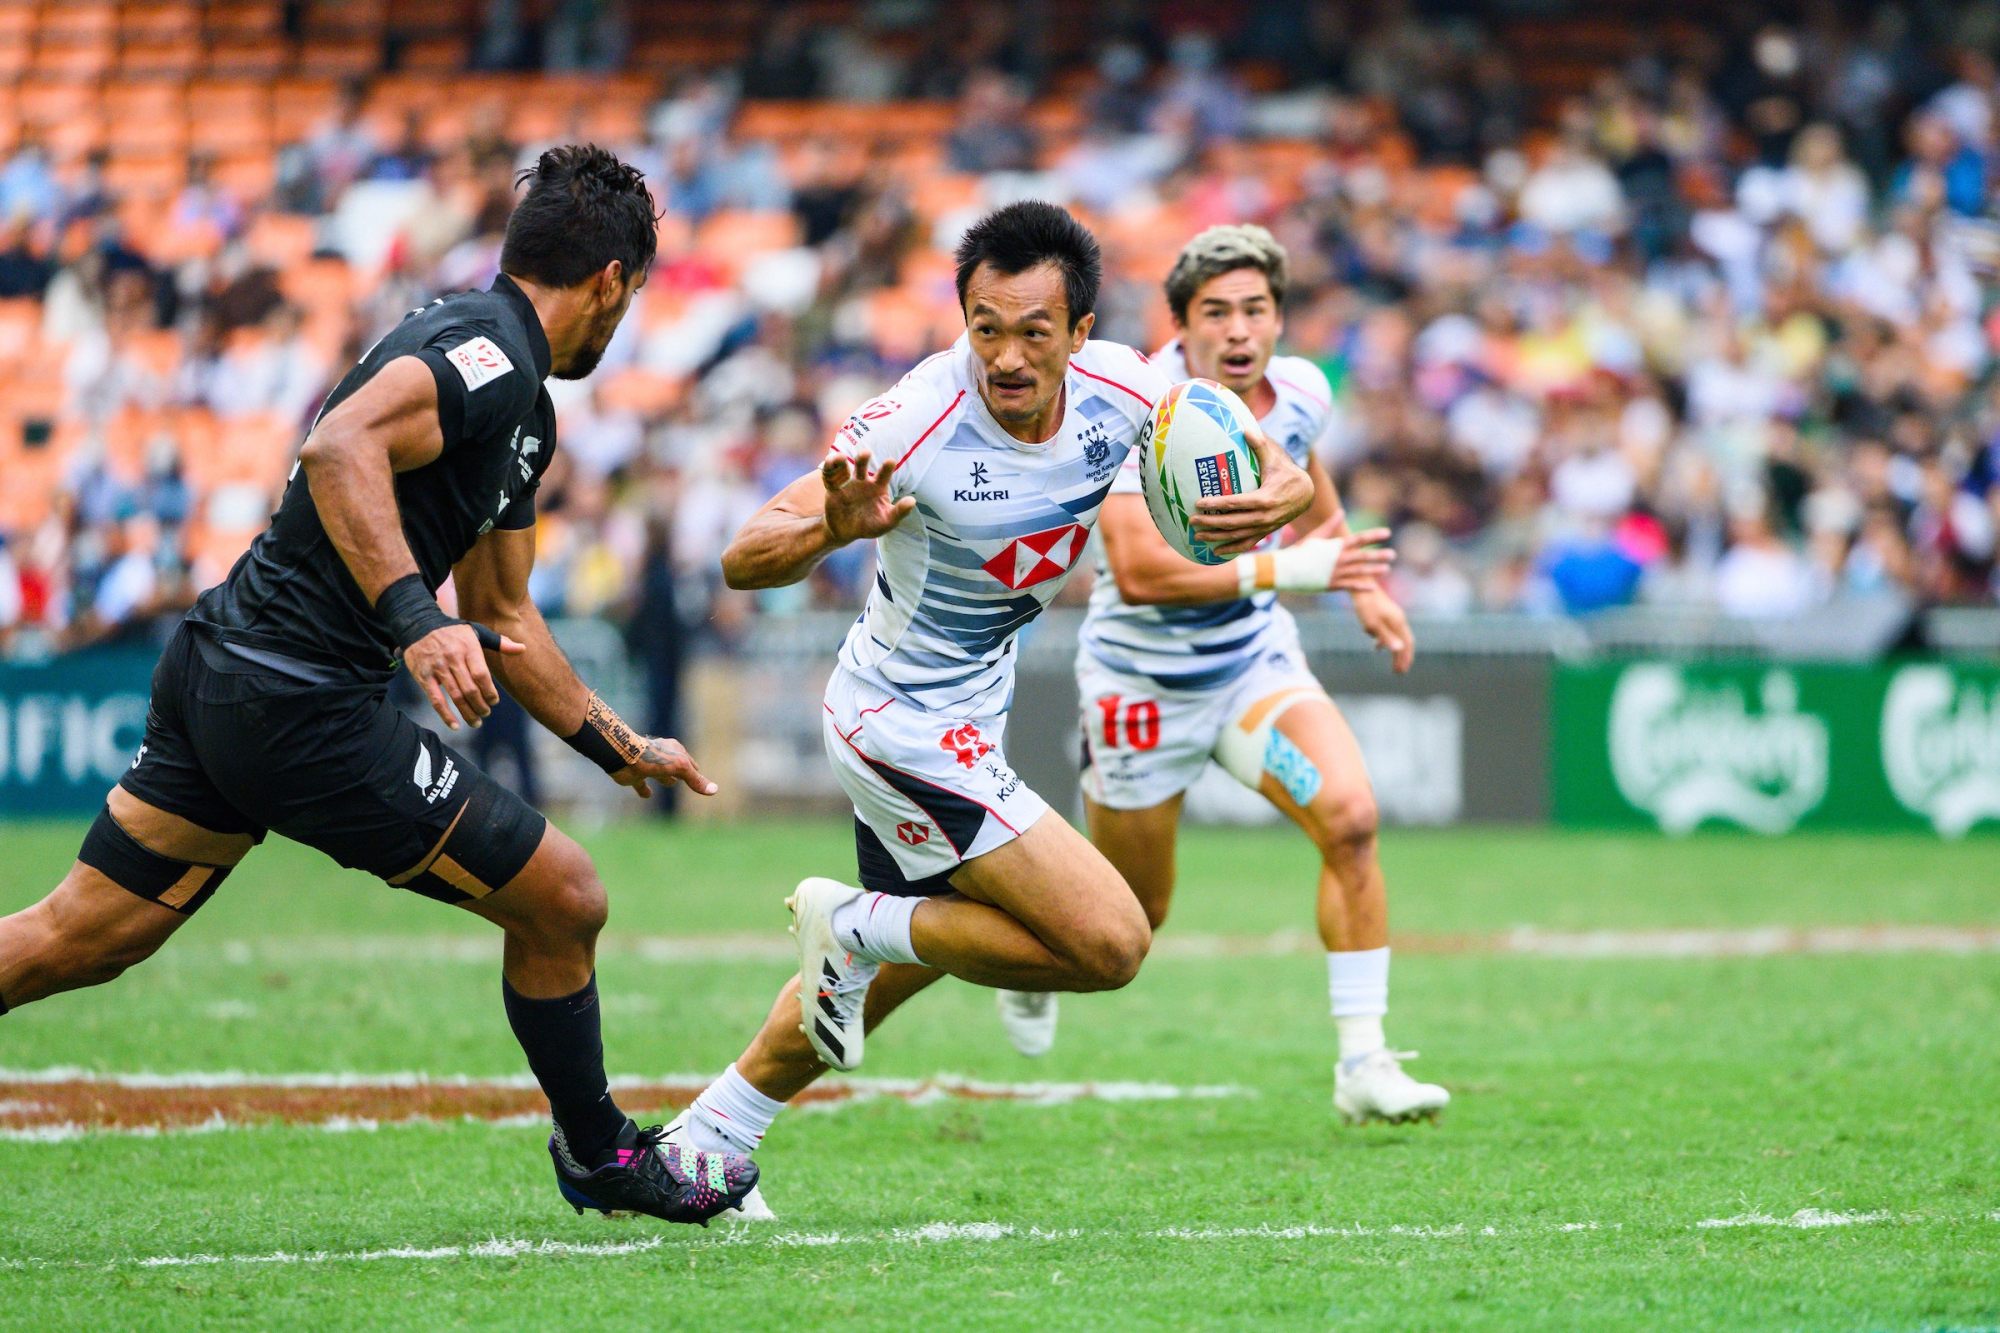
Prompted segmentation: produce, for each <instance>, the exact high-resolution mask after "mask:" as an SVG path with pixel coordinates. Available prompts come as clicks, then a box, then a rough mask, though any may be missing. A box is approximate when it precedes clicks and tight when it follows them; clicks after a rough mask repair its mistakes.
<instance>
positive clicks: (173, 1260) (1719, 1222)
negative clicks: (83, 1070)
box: [0, 1208, 2000, 1272]
mask: <svg viewBox="0 0 2000 1333" xmlns="http://www.w3.org/2000/svg"><path fill="white" fill-rule="evenodd" d="M1950 1220H1952V1219H1948V1218H1936V1219H1934V1218H1927V1217H1925V1216H1923V1215H1922V1214H1906V1215H1904V1216H1902V1217H1901V1218H1898V1217H1896V1216H1894V1215H1892V1214H1890V1213H1887V1212H1871V1213H1830V1212H1823V1211H1821V1210H1819V1209H1817V1208H1802V1209H1800V1210H1799V1211H1798V1212H1796V1213H1793V1214H1792V1215H1791V1216H1790V1217H1783V1218H1781V1217H1773V1216H1771V1215H1769V1214H1766V1213H1745V1214H1742V1215H1740V1216H1738V1217H1732V1218H1710V1219H1708V1220H1706V1221H1701V1222H1696V1223H1694V1224H1693V1226H1692V1227H1686V1225H1685V1224H1683V1227H1684V1228H1685V1229H1689V1230H1708V1229H1714V1228H1717V1227H1746V1226H1756V1227H1762V1226H1773V1227H1784V1228H1789V1229H1793V1230H1800V1231H1817V1230H1823V1229H1826V1228H1831V1227H1843V1226H1856V1225H1861V1224H1864V1223H1877V1222H1891V1223H1903V1224H1919V1223H1923V1222H1927V1221H1950ZM1987 1220H1990V1221H1995V1222H2000V1212H1995V1213H1991V1214H1988V1215H1987ZM1641 1225H1642V1228H1650V1227H1651V1226H1653V1225H1654V1224H1653V1223H1650V1222H1649V1223H1644V1224H1641ZM1624 1226H1625V1224H1624V1223H1622V1222H1599V1221H1580V1222H1551V1223H1507V1224H1486V1225H1474V1224H1472V1223H1465V1222H1453V1223H1442V1224H1440V1223H1391V1224H1386V1225H1371V1224H1368V1223H1360V1222H1356V1223H1350V1224H1345V1225H1340V1224H1327V1223H1299V1224H1295V1225H1291V1226H1277V1225H1263V1226H1234V1227H1158V1228H1150V1229H1145V1230H1139V1231H1120V1230H1117V1229H1116V1228H1107V1227H1039V1226H1017V1225H1015V1224H1013V1223H1011V1222H931V1223H928V1224H926V1225H924V1226H919V1227H894V1228H888V1229H883V1230H874V1231H852V1232H847V1231H778V1230H774V1229H771V1228H770V1227H768V1226H752V1225H739V1226H732V1227H729V1228H727V1229H725V1230H723V1231H722V1232H720V1233H715V1232H707V1233H702V1234H691V1233H688V1232H685V1231H670V1232H661V1233H657V1234H654V1235H649V1236H644V1237H641V1238H639V1239H637V1240H629V1241H603V1242H579V1241H564V1240H528V1239H524V1238H511V1237H497V1236H496V1237H494V1238H492V1239H490V1240H483V1241H478V1242H476V1243H473V1244H470V1245H435V1246H415V1245H398V1246H389V1247H385V1248H381V1249H367V1250H273V1251H270V1252H268V1253H264V1254H213V1253H206V1252H197V1253H194V1254H158V1255H151V1256H148V1257H145V1258H130V1259H114V1260H109V1261H103V1262H91V1261H88V1260H82V1259H34V1258H16V1259H0V1272H20V1271H39V1270H47V1269H71V1270H75V1269H84V1270H91V1271H106V1270H111V1269H118V1268H192V1267H209V1266H214V1265H222V1264H230V1265H245V1266H254V1265H264V1264H343V1263H381V1262H384V1261H390V1260H417V1261H423V1260H440V1259H520V1258H536V1257H550V1258H584V1259H601V1258H618V1257H621V1256H625V1255H634V1254H645V1253H648V1252H650V1251H653V1250H657V1249H661V1248H662V1247H664V1246H666V1245H667V1244H668V1243H669V1242H670V1241H674V1240H679V1241H682V1242H684V1243H683V1244H679V1245H676V1246H675V1248H676V1249H705V1248H720V1247H734V1246H769V1247H771V1248H774V1249H793V1248H797V1249H820V1248H829V1247H833V1246H857V1245H875V1246H890V1245H949V1244H961V1243H963V1244H991V1243H995V1242H1001V1241H1011V1242H1027V1243H1037V1242H1040V1243H1047V1242H1060V1241H1087V1242H1090V1243H1092V1244H1103V1243H1105V1242H1115V1241H1132V1240H1142V1241H1143V1240H1163V1241H1191V1242H1207V1241H1226V1240H1268V1241H1304V1240H1350V1239H1362V1240H1378V1239H1385V1238H1386V1239H1393V1240H1409V1241H1434V1240H1463V1239H1489V1238H1494V1237H1509V1238H1523V1237H1533V1236H1547V1235H1564V1234H1573V1233H1579V1232H1596V1231H1620V1230H1623V1229H1624Z"/></svg>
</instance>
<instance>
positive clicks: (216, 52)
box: [202, 36, 292, 79]
mask: <svg viewBox="0 0 2000 1333" xmlns="http://www.w3.org/2000/svg"><path fill="white" fill-rule="evenodd" d="M291 64H292V47H291V43H289V42H287V41H285V40H284V39H282V38H280V37H277V36H270V37H219V38H217V39H216V40H215V41H214V42H212V43H211V44H210V45H209V48H208V58H207V59H206V60H205V61H203V62H202V69H203V71H204V72H206V73H208V74H212V75H218V76H223V77H240V78H260V79H269V78H275V77H276V76H278V75H279V74H282V73H284V72H285V71H286V70H287V69H289V68H290V67H291Z"/></svg>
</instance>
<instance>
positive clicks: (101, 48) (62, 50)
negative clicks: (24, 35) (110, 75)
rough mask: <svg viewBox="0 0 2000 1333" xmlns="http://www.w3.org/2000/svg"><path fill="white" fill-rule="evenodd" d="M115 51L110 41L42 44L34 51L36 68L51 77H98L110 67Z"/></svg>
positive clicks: (46, 76)
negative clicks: (56, 44)
mask: <svg viewBox="0 0 2000 1333" xmlns="http://www.w3.org/2000/svg"><path fill="white" fill-rule="evenodd" d="M116 54H117V48H116V47H115V46H113V45H112V44H111V43H110V42H101V43H90V44H85V45H76V46H43V47H41V48H39V49H38V50H37V51H36V52H35V56H34V61H33V65H34V72H35V73H36V74H38V75H41V76H43V77H45V78H52V79H95V78H97V77H98V76H100V75H101V74H103V73H104V71H105V70H107V69H110V68H111V63H112V59H113V57H114V56H115V55H116Z"/></svg>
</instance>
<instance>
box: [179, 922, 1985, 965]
mask: <svg viewBox="0 0 2000 1333" xmlns="http://www.w3.org/2000/svg"><path fill="white" fill-rule="evenodd" d="M205 948H206V949H207V951H208V952H212V953H219V954H220V956H221V957H222V959H223V960H224V961H225V962H229V963H234V964H239V965H249V964H264V963H284V962H297V961H300V960H303V959H312V960H325V961H328V962H335V963H378V962H394V963H423V964H431V963H466V964H480V965H486V966H490V965H492V964H493V963H495V962H497V961H498V960H499V957H500V939H499V937H498V936H497V935H494V936H486V935H460V934H454V935H350V936H342V937H337V938H330V939H327V938H314V939H312V940H310V941H308V940H303V939H288V938H282V937H268V936H267V937H263V938H260V939H257V940H255V941H249V940H229V941H226V942H224V943H223V944H221V945H220V946H214V947H209V946H202V945H198V944H190V945H188V946H185V948H177V950H176V952H177V954H183V955H185V954H198V953H200V952H203V951H204V949H205ZM1323 948H1324V946H1323V945H1321V944H1320V942H1319V939H1318V937H1317V936H1315V935H1313V934H1312V933H1311V932H1310V931H1306V930H1298V929H1291V930H1278V931H1272V932H1270V933H1268V934H1262V935H1216V934H1175V933H1173V932H1171V931H1170V932H1168V933H1166V934H1164V935H1162V936H1161V937H1160V938H1159V939H1158V940H1157V941H1155V943H1154V945H1153V949H1152V953H1151V955H1150V957H1151V958H1153V959H1160V960H1167V961H1175V960H1194V961H1197V962H1199V961H1205V960H1209V959H1218V958H1281V957H1291V956H1293V955H1299V954H1314V953H1318V952H1320V951H1321V950H1322V949H1323ZM1396 948H1397V950H1398V951H1399V952H1402V953H1405V954H1417V953H1424V954H1432V953H1470V954H1489V955H1500V956H1513V957H1523V958H1564V959H1593V958H1614V959H1617V958H1670V959H1671V958H1770V957H1777V956H1780V955H1789V954H1811V955H1825V954H1906V953H1938V954H1992V953H2000V927H1994V926H1811V927H1794V926H1752V927H1747V928H1742V929H1713V930H1711V929H1689V930H1589V931H1559V930H1543V929H1541V928H1539V927H1535V926H1518V927H1516V928H1514V929H1513V930H1509V931H1503V932H1501V933H1499V934H1494V935H1474V936H1432V937H1426V936H1423V935H1411V936H1405V937H1400V938H1398V939H1397V941H1396ZM597 951H598V954H599V955H600V956H611V957H625V958H636V959H638V960H639V961H641V962H648V963H788V962H791V961H792V960H794V959H795V958H797V957H798V954H797V951H796V949H795V947H794V946H793V944H792V943H791V941H790V940H789V939H787V938H786V937H785V936H783V935H775V936H774V935H772V934H770V933H768V932H762V931H757V932H751V931H738V932H732V933H723V934H715V935H615V934H614V935H606V936H604V937H603V938H602V939H601V940H599V941H598V949H597Z"/></svg>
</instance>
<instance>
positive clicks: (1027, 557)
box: [980, 523, 1090, 592]
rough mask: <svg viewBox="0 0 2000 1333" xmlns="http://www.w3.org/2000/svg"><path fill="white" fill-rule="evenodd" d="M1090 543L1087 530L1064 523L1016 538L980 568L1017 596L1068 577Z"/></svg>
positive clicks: (1077, 525)
mask: <svg viewBox="0 0 2000 1333" xmlns="http://www.w3.org/2000/svg"><path fill="white" fill-rule="evenodd" d="M1089 541H1090V529H1089V528H1086V527H1084V526H1083V525H1082V524H1081V523H1065V524H1063V525H1062V526H1061V527H1059V528H1049V529H1047V530H1046V531H1043V532H1032V533H1029V534H1028V535H1027V536H1025V537H1016V538H1015V539H1014V540H1013V541H1011V542H1008V543H1007V544H1006V545H1005V546H1004V547H1002V548H1001V549H1000V553H999V554H998V555H996V556H994V557H993V558H992V559H990V560H988V561H987V562H986V563H985V564H983V565H981V566H980V568H981V569H983V570H985V571H986V572H987V573H988V574H991V575H992V576H993V577H994V578H996V579H998V580H1000V581H1001V582H1002V583H1004V584H1006V585H1007V586H1008V587H1010V588H1013V589H1014V590H1016V591H1017V592H1018V591H1019V590H1020V589H1022V588H1032V587H1034V586H1035V585H1036V584H1038V583H1047V582H1048V581H1049V580H1050V579H1057V578H1061V577H1062V576H1063V575H1065V574H1067V573H1069V571H1070V568H1071V567H1072V566H1073V565H1075V564H1076V562H1077V558H1078V557H1079V556H1081V555H1082V554H1083V548H1084V546H1085V544H1086V543H1088V542H1089Z"/></svg>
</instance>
